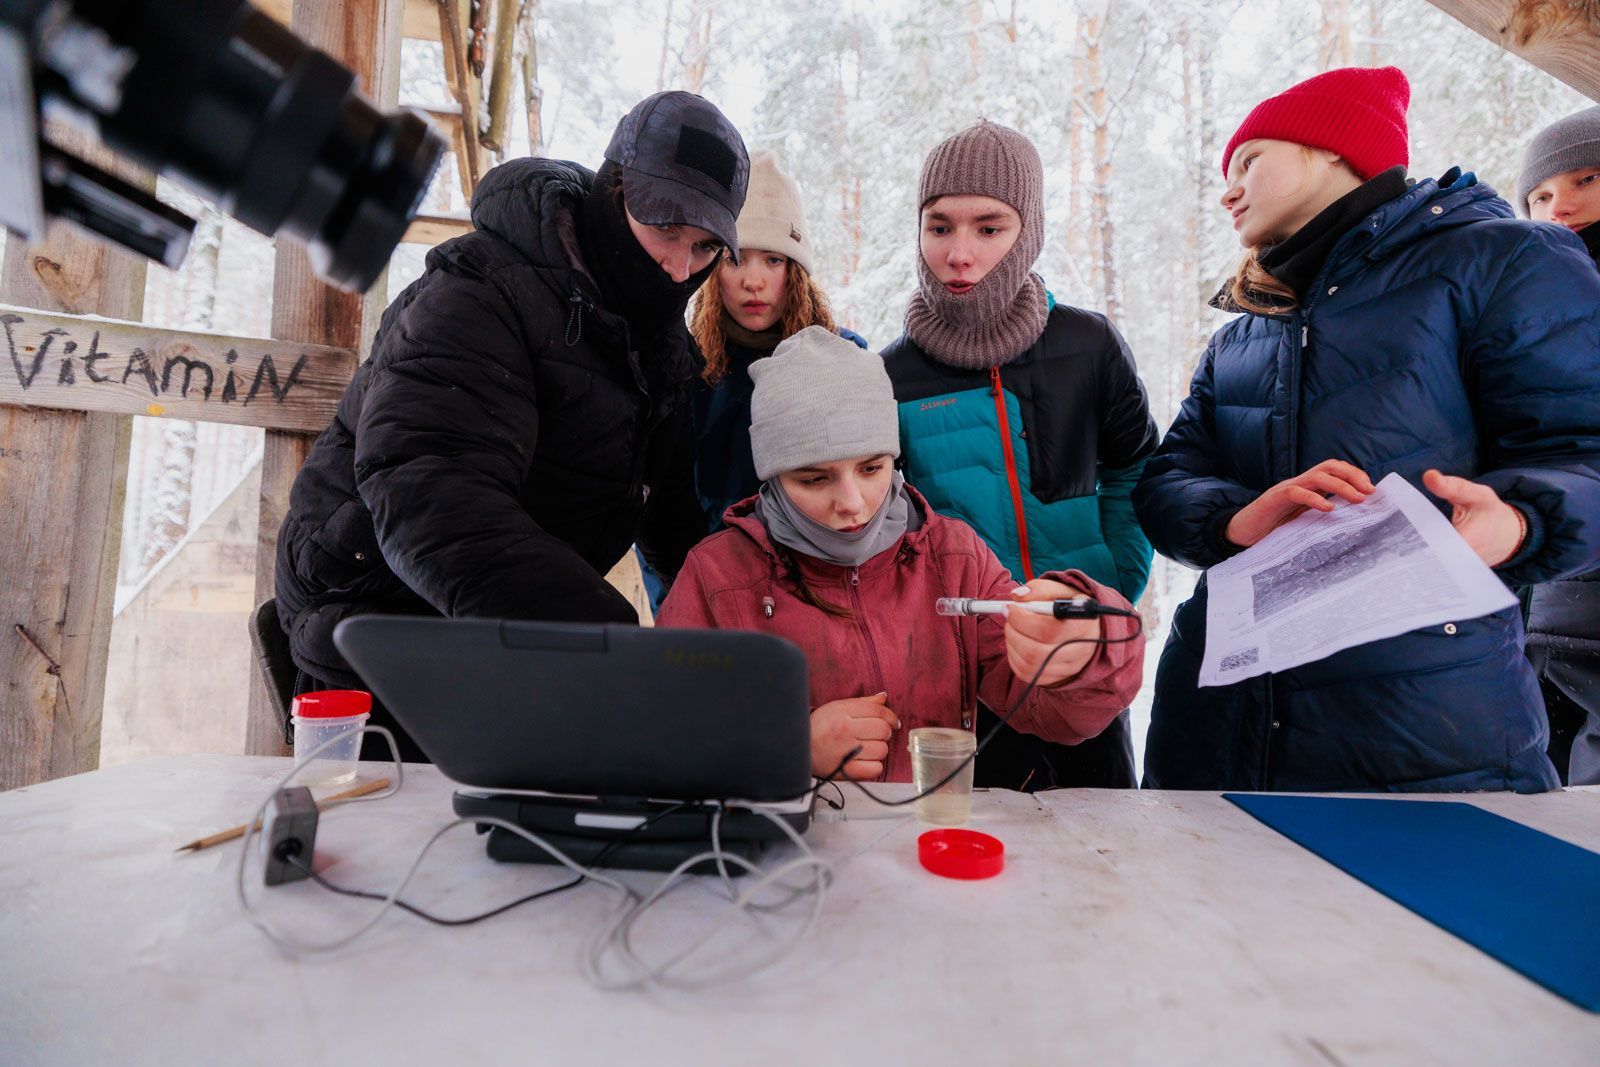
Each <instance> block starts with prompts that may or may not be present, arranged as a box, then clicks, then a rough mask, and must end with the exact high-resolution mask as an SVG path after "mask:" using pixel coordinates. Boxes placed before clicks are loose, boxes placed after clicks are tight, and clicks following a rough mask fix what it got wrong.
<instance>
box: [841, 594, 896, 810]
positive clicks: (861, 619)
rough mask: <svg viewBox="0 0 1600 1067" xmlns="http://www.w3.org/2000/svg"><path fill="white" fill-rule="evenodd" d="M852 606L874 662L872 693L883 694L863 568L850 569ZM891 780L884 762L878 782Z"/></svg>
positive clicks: (870, 658) (883, 687)
mask: <svg viewBox="0 0 1600 1067" xmlns="http://www.w3.org/2000/svg"><path fill="white" fill-rule="evenodd" d="M850 606H851V608H852V609H853V610H854V611H855V615H856V629H858V630H860V631H861V639H862V640H863V641H865V642H866V643H867V658H868V659H869V660H871V661H872V691H873V692H875V693H883V692H887V691H888V687H887V686H885V685H884V684H883V665H882V664H880V663H879V662H878V646H877V645H875V644H873V643H872V631H871V630H869V629H867V616H866V612H865V611H863V610H862V605H861V568H860V567H851V568H850ZM888 780H889V761H888V760H887V759H885V760H884V761H883V773H882V774H881V775H879V776H878V781H880V782H886V781H888Z"/></svg>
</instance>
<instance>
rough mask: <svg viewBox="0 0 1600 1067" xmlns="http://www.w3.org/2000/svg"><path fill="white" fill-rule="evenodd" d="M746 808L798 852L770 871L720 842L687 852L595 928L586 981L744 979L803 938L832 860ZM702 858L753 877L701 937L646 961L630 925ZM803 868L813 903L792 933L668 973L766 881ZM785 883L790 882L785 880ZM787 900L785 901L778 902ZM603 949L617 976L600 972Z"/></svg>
mask: <svg viewBox="0 0 1600 1067" xmlns="http://www.w3.org/2000/svg"><path fill="white" fill-rule="evenodd" d="M752 810H753V811H754V812H755V813H756V814H759V815H761V816H763V817H764V818H766V819H767V820H768V821H770V822H772V823H773V824H774V825H776V826H778V828H779V829H780V830H781V831H782V832H783V833H784V835H785V836H787V837H788V838H789V839H790V840H791V841H792V842H793V843H794V844H795V846H796V847H797V848H799V849H800V851H801V855H800V856H799V857H798V858H796V859H793V860H790V861H789V862H787V863H785V864H783V865H782V866H780V867H778V868H776V869H774V870H772V871H763V870H762V868H761V867H759V866H757V865H756V864H754V863H752V862H751V861H749V860H747V859H745V858H744V857H743V856H740V855H737V854H735V853H729V852H726V851H724V850H723V849H722V848H721V846H720V842H719V843H718V844H717V845H716V846H715V847H713V848H712V849H711V850H709V851H706V852H701V853H699V854H697V855H694V856H690V857H689V858H688V859H686V860H684V861H683V862H682V863H680V864H678V866H677V867H675V868H673V870H672V871H671V872H670V873H669V874H668V875H667V876H666V878H664V879H663V880H662V881H661V884H659V885H658V886H657V887H656V888H655V889H654V890H653V891H652V892H651V893H650V894H649V895H648V896H646V897H645V898H643V899H642V900H640V901H638V902H637V903H635V904H634V905H633V906H632V907H630V908H629V909H628V910H627V911H626V912H625V913H624V914H623V915H622V916H621V917H619V918H618V920H617V921H616V922H615V923H613V924H612V925H611V926H610V927H608V928H607V929H605V930H603V931H601V933H600V935H599V936H598V937H596V938H595V940H594V941H593V942H592V943H591V945H590V949H589V952H588V954H587V955H586V957H585V960H584V962H585V977H586V978H588V980H589V981H590V983H592V984H593V985H595V986H597V987H598V988H601V989H609V990H622V989H638V988H642V987H645V986H659V987H663V988H675V989H701V988H705V987H707V986H711V985H717V984H721V983H724V982H728V981H731V980H734V979H737V978H746V977H749V976H751V975H753V974H756V973H758V972H759V971H762V970H765V969H766V968H767V967H770V966H772V965H773V964H774V963H777V962H778V961H779V960H781V959H783V958H784V957H785V956H787V955H788V954H789V953H790V952H792V951H793V950H794V949H795V948H796V947H797V946H798V945H799V943H800V942H801V941H802V940H804V938H805V937H806V935H807V934H809V933H810V932H811V930H812V929H813V928H814V927H815V926H816V922H817V919H818V917H819V916H820V915H821V912H822V905H823V902H824V900H825V899H826V893H827V887H828V885H829V884H830V883H831V882H832V879H833V864H832V863H831V862H830V861H828V860H826V859H823V858H822V857H820V856H818V855H817V854H816V853H815V852H813V851H812V850H811V848H810V847H809V846H808V845H807V844H806V843H805V842H804V841H803V840H801V838H800V835H799V834H798V833H797V832H796V831H795V829H794V827H792V826H790V825H789V824H788V823H787V822H785V821H784V820H783V819H782V818H780V817H778V816H776V815H774V814H772V813H771V812H768V811H765V810H763V809H760V808H755V809H752ZM708 861H710V862H716V863H718V865H719V869H720V870H723V871H725V870H726V866H725V865H726V864H727V863H733V864H734V865H736V866H739V867H742V868H744V870H745V871H747V872H748V873H750V874H752V875H758V876H759V877H758V878H757V880H756V881H755V882H754V883H753V884H751V885H750V886H748V887H746V889H745V890H744V892H742V893H739V894H737V895H735V897H734V899H733V900H731V901H730V902H729V905H728V908H727V910H726V911H725V912H724V916H723V918H722V920H721V921H719V922H717V923H715V924H713V925H712V926H711V928H710V929H709V930H707V931H706V932H705V933H704V934H703V935H702V936H700V937H699V938H697V939H695V940H694V941H692V942H690V943H689V944H688V945H687V946H686V947H684V948H682V949H680V950H679V951H678V952H676V953H675V954H674V955H672V956H671V957H670V958H668V959H667V960H665V961H664V962H662V963H658V964H650V963H648V962H647V961H645V960H644V959H643V958H642V957H641V956H640V955H639V954H638V952H637V951H636V950H635V949H634V947H633V943H632V934H633V929H634V926H635V924H636V923H637V922H638V920H639V918H640V917H641V916H642V915H644V914H645V913H646V912H647V911H648V910H649V908H650V907H651V906H653V905H654V904H655V903H656V902H657V901H659V900H660V899H661V898H662V897H663V896H665V895H666V894H667V893H668V892H670V891H671V890H672V889H674V888H676V887H677V886H678V885H679V884H681V883H682V881H683V875H684V874H685V873H686V872H687V871H688V870H689V869H690V868H692V867H695V866H697V865H698V864H701V863H705V862H708ZM808 867H809V868H811V869H812V870H813V872H814V873H813V877H812V881H811V883H810V885H808V886H806V887H804V891H805V892H806V893H807V894H808V895H810V896H811V897H812V901H813V903H812V907H811V908H810V910H809V911H808V912H807V914H806V916H805V918H804V920H803V922H802V924H801V926H800V927H799V929H797V930H796V932H795V934H794V935H793V936H792V937H790V938H788V939H787V940H785V941H783V942H781V943H779V944H778V945H777V947H776V948H775V949H774V950H773V951H772V952H770V953H768V954H766V955H765V956H763V957H761V958H758V959H757V960H755V961H752V962H750V963H747V964H742V965H739V966H736V967H730V968H724V969H721V970H716V971H712V972H710V973H708V974H705V975H701V976H699V977H696V978H688V977H678V976H676V975H674V974H673V973H672V972H673V971H674V969H676V968H677V967H678V966H679V965H680V964H681V963H683V962H684V961H685V960H687V959H688V958H689V957H691V956H693V955H694V954H695V953H696V952H698V951H699V950H700V949H701V948H703V947H704V946H705V945H706V944H708V943H709V942H710V941H711V940H712V939H713V938H715V937H716V936H717V935H718V934H720V933H721V932H722V931H723V930H724V929H726V928H727V926H728V923H729V920H730V919H731V918H732V917H733V916H734V915H736V914H741V913H742V914H747V915H748V914H750V913H751V912H752V911H753V907H752V906H753V905H754V903H755V898H756V897H757V896H759V895H760V894H761V893H762V892H763V891H764V890H765V889H766V888H767V887H768V886H771V885H774V884H785V883H783V879H784V878H785V877H786V876H787V875H789V874H790V873H791V872H793V871H796V870H800V869H803V868H808ZM785 888H792V887H788V886H787V885H785ZM793 899H798V897H793V898H791V901H792V900H793ZM791 901H785V902H784V904H787V903H790V902H791ZM780 906H781V905H780ZM774 910H775V909H774ZM608 953H615V954H616V955H617V956H618V957H619V958H620V959H621V961H622V964H623V970H624V972H625V973H624V974H623V975H622V976H621V977H608V976H607V975H606V973H605V964H604V961H605V958H606V956H607V954H608Z"/></svg>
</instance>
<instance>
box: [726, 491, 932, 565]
mask: <svg viewBox="0 0 1600 1067" xmlns="http://www.w3.org/2000/svg"><path fill="white" fill-rule="evenodd" d="M905 485H906V480H905V477H904V476H903V475H902V474H901V473H900V472H899V471H895V472H894V477H893V479H892V481H891V482H890V483H889V492H888V495H886V496H885V497H884V498H883V503H882V504H881V505H880V506H879V507H878V513H877V514H876V515H874V516H872V519H871V521H869V522H868V523H867V524H866V526H864V527H862V528H861V529H859V530H857V531H856V532H855V533H841V532H839V531H838V530H834V529H830V528H829V527H827V526H824V525H822V523H820V522H817V521H816V520H815V519H812V518H810V517H808V516H807V515H806V514H805V513H804V512H802V511H801V510H800V509H799V508H798V507H796V506H795V503H794V501H793V500H790V499H789V494H788V493H786V492H784V491H783V486H782V485H781V484H779V482H778V479H777V478H769V479H767V480H766V481H765V482H763V483H762V485H761V492H760V494H759V495H758V496H757V497H756V510H755V514H756V518H757V519H758V520H760V522H761V524H762V525H763V526H765V527H766V528H767V536H769V537H771V538H772V539H773V540H774V541H776V542H777V543H778V544H780V545H784V546H786V547H788V548H792V549H794V550H795V551H796V552H799V553H800V554H801V555H805V556H810V557H812V558H813V559H819V560H821V561H823V562H824V563H832V564H833V565H834V566H836V567H859V566H861V565H862V564H863V563H865V562H866V561H867V560H869V559H871V558H872V557H873V556H876V555H877V554H878V553H880V552H883V551H886V550H888V549H890V548H893V547H894V544H895V542H897V541H899V540H900V538H901V537H903V536H904V535H905V534H906V532H907V531H909V530H914V529H916V528H917V526H918V525H920V519H921V516H919V515H918V514H917V509H916V508H915V507H914V506H913V505H912V503H911V497H910V496H909V495H908V494H907V493H906V491H905Z"/></svg>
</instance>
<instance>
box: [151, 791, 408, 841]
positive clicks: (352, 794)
mask: <svg viewBox="0 0 1600 1067" xmlns="http://www.w3.org/2000/svg"><path fill="white" fill-rule="evenodd" d="M387 788H389V779H387V778H379V779H378V780H377V781H375V782H363V783H362V784H360V785H358V786H356V787H355V788H353V789H346V790H345V791H344V792H343V793H335V794H333V796H331V797H323V798H322V799H321V800H319V801H317V810H319V811H320V810H322V808H324V807H326V806H327V805H329V804H331V803H333V802H334V801H335V800H354V799H355V798H356V797H364V796H366V795H367V794H368V793H376V792H377V791H378V790H380V789H387ZM247 829H248V830H259V829H261V824H260V823H259V822H258V823H256V824H255V825H254V826H252V825H250V824H248V823H246V824H244V825H242V826H235V827H234V828H233V829H231V830H221V831H218V832H217V833H214V834H212V835H211V836H209V837H202V838H198V839H196V840H194V841H190V842H189V843H188V844H187V845H180V846H179V847H178V848H177V849H176V850H175V851H177V852H199V851H200V850H201V849H203V848H210V847H211V846H212V845H220V844H222V843H223V842H224V841H232V840H233V839H234V838H236V837H243V836H244V833H245V831H246V830H247Z"/></svg>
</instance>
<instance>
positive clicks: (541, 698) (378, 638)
mask: <svg viewBox="0 0 1600 1067" xmlns="http://www.w3.org/2000/svg"><path fill="white" fill-rule="evenodd" d="M334 644H335V645H337V646H338V648H339V651H340V652H342V653H343V654H344V656H345V658H346V659H348V660H349V661H350V663H351V665H352V666H354V667H355V669H356V671H357V672H358V673H359V674H360V675H361V677H362V678H363V679H364V680H365V681H366V682H367V684H368V686H369V687H370V688H371V690H372V692H373V694H374V695H375V696H376V697H377V699H378V700H379V701H380V702H381V703H383V704H384V705H385V706H386V707H388V708H389V710H390V711H391V712H393V714H394V716H395V718H396V719H398V720H399V721H400V723H401V725H403V726H404V727H405V728H406V730H407V731H408V732H409V733H410V734H411V736H412V738H413V739H414V740H415V741H416V742H417V744H418V746H419V747H421V749H422V751H423V752H425V753H426V754H427V755H428V757H429V758H430V759H431V760H433V762H434V764H435V765H436V766H438V768H439V769H440V770H441V771H442V772H443V773H444V774H445V775H446V776H447V777H449V778H451V779H453V780H454V781H456V782H458V783H460V784H461V785H462V786H463V787H464V788H463V790H462V791H461V792H459V793H457V794H456V800H455V807H456V811H457V812H458V813H460V814H462V815H467V816H471V815H491V814H492V815H498V816H500V817H502V818H508V819H511V820H512V821H514V822H517V823H518V824H519V825H522V826H525V827H527V828H528V829H530V830H533V831H534V832H536V833H539V834H540V835H541V836H545V837H547V838H550V839H551V841H552V843H553V844H557V845H559V846H560V847H561V848H562V849H563V851H566V852H568V854H569V855H571V856H572V857H573V858H574V859H577V860H579V861H580V862H585V861H594V860H596V859H597V858H600V860H601V861H602V862H603V863H604V864H605V865H606V866H613V867H644V868H648V869H660V868H663V867H671V866H674V865H675V864H676V863H678V862H680V861H681V859H682V858H683V857H685V856H687V855H689V854H691V853H692V852H695V851H699V850H700V849H702V848H704V847H705V845H706V842H707V835H708V831H709V824H710V813H711V811H712V810H713V809H712V808H710V807H708V806H707V805H705V804H704V803H701V802H704V801H710V800H719V801H720V800H739V801H745V802H754V803H758V804H761V805H763V806H766V807H767V808H768V810H771V811H774V812H775V813H779V814H781V815H782V817H783V818H784V819H785V821H787V822H788V823H789V825H791V826H793V827H794V828H795V829H796V830H801V831H803V830H804V829H805V828H806V826H807V824H808V822H809V813H810V796H809V794H808V792H807V791H808V789H809V787H810V786H811V755H810V708H809V692H808V686H807V679H806V663H805V657H804V655H803V654H802V653H801V652H800V650H799V649H798V648H796V647H795V646H794V645H792V644H790V643H789V642H787V641H784V640H782V639H780V638H776V637H771V636H768V635H765V634H755V633H745V632H740V631H732V630H666V629H651V628H645V627H637V626H596V625H580V624H573V623H532V622H507V621H499V620H492V619H428V618H415V617H391V616H379V615H368V616H358V617H356V618H352V619H347V620H346V621H344V622H343V623H341V624H340V625H339V627H338V628H337V629H336V630H335V631H334ZM679 804H683V805H684V806H682V807H676V809H675V810H673V811H671V812H670V813H667V814H663V812H664V811H665V809H667V808H672V807H674V806H675V805H679ZM721 833H722V836H723V837H724V838H725V839H726V840H727V841H728V842H729V844H730V848H736V847H740V843H741V842H744V843H747V844H746V846H745V847H744V848H743V851H745V852H746V853H747V854H748V853H749V852H751V851H755V850H758V849H759V847H760V845H761V843H763V842H766V841H770V840H774V839H776V838H778V837H781V836H782V832H781V830H779V829H778V828H777V827H775V826H773V825H772V823H771V821H770V820H768V819H766V818H764V817H762V816H760V815H756V814H752V813H750V812H748V811H745V812H739V813H728V814H725V815H724V816H723V819H722V826H721ZM558 838H559V840H558ZM489 853H490V855H491V856H494V857H495V858H497V859H505V860H532V861H542V860H544V859H546V856H545V854H544V853H543V852H542V850H540V849H538V848H537V846H534V845H532V844H530V843H528V842H527V841H525V840H524V839H522V838H520V837H518V836H517V835H515V834H513V833H510V832H509V831H505V830H502V829H499V828H495V829H493V830H492V831H491V833H490V840H489Z"/></svg>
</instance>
